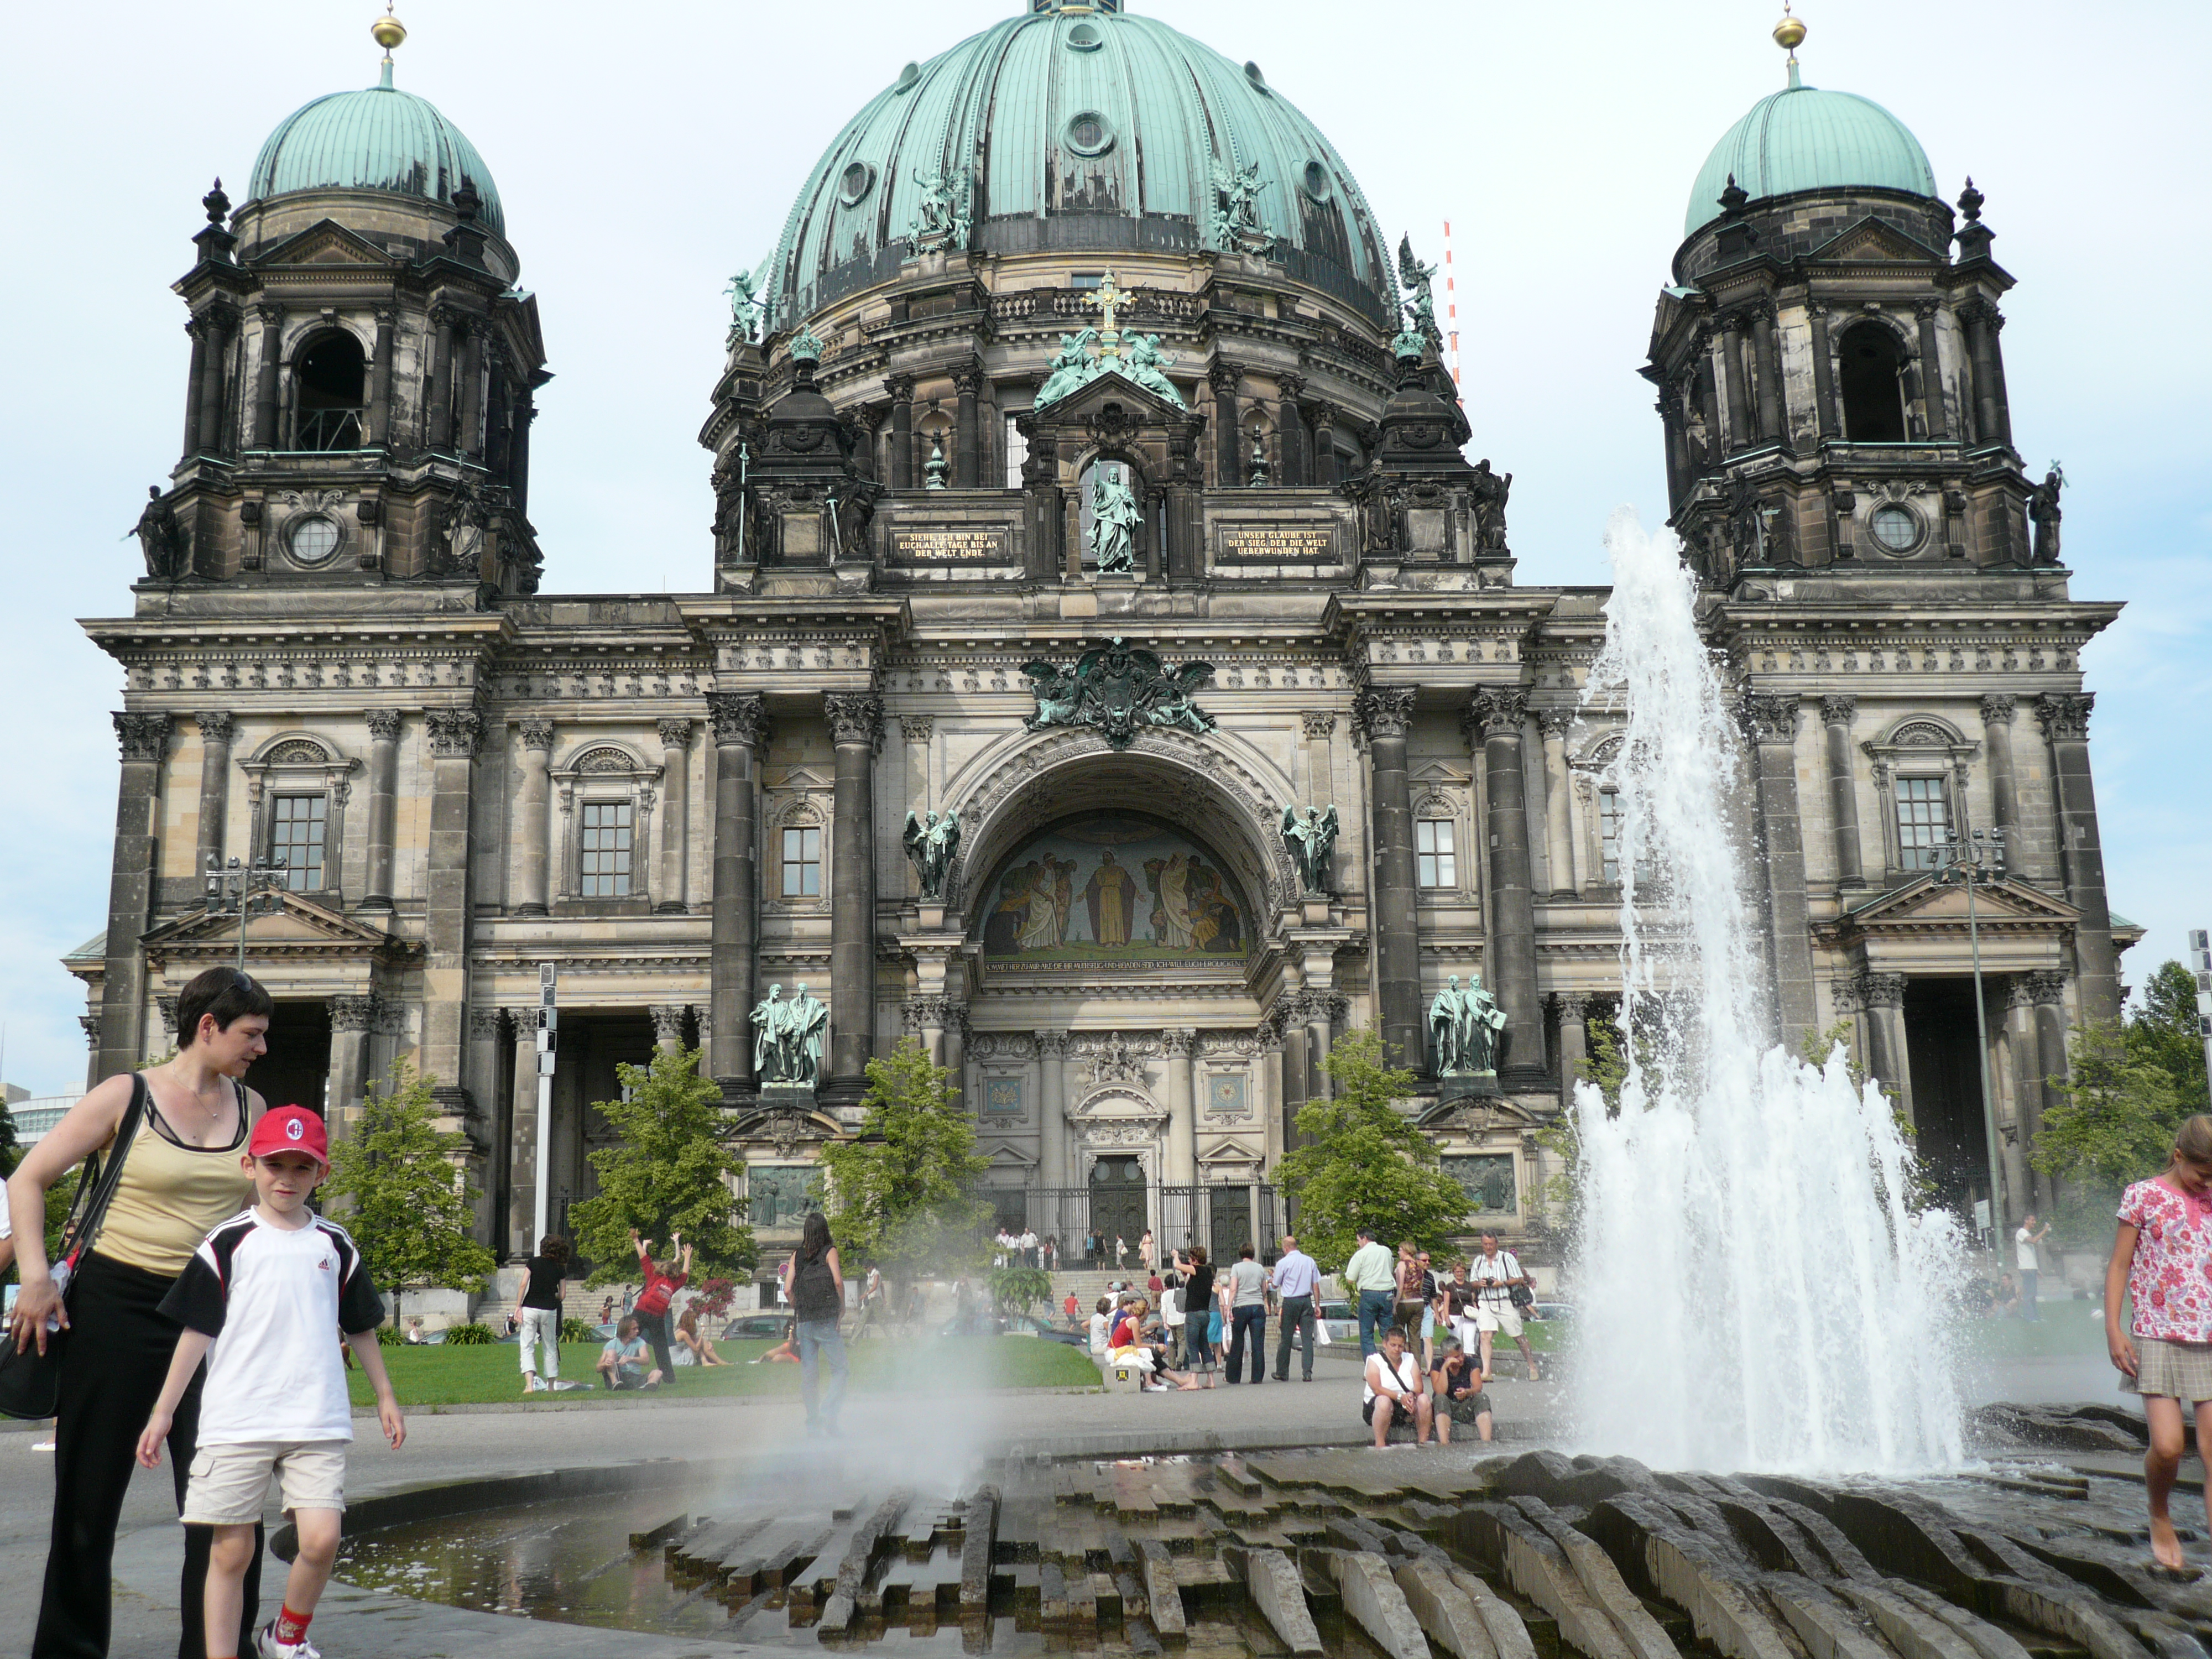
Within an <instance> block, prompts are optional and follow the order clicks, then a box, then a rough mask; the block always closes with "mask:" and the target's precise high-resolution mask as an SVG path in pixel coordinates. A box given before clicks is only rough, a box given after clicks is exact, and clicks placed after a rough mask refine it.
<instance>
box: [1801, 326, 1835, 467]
mask: <svg viewBox="0 0 2212 1659" xmlns="http://www.w3.org/2000/svg"><path fill="white" fill-rule="evenodd" d="M1805 309H1806V311H1807V312H1808V313H1809V314H1810V315H1811V317H1812V319H1813V403H1814V410H1813V418H1814V422H1815V423H1816V424H1817V425H1818V427H1819V429H1820V437H1821V440H1822V441H1823V442H1825V441H1827V440H1828V439H1831V438H1832V437H1834V436H1835V435H1836V424H1837V422H1836V367H1835V355H1834V353H1833V352H1832V350H1831V349H1829V345H1828V308H1827V307H1826V306H1824V305H1820V304H1819V303H1817V302H1814V303H1810V304H1808V305H1807V306H1806V307H1805Z"/></svg>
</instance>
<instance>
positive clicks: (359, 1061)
mask: <svg viewBox="0 0 2212 1659" xmlns="http://www.w3.org/2000/svg"><path fill="white" fill-rule="evenodd" d="M383 1006H384V1005H383V1002H382V1000H381V999H380V998H379V997H377V996H376V995H374V994H369V995H367V996H338V997H332V998H331V1069H330V1080H329V1082H328V1084H327V1085H325V1091H324V1095H323V1121H324V1123H325V1125H326V1126H327V1127H328V1128H329V1131H330V1137H331V1145H333V1146H335V1145H337V1143H338V1142H339V1141H341V1140H344V1139H350V1138H351V1136H352V1134H353V1125H354V1124H355V1123H356V1121H358V1120H359V1118H360V1115H361V1109H362V1100H363V1098H364V1097H365V1095H366V1093H367V1091H368V1039H369V1036H370V1034H371V1033H372V1032H374V1030H376V1020H377V1016H378V1014H379V1013H380V1012H382V1010H383Z"/></svg>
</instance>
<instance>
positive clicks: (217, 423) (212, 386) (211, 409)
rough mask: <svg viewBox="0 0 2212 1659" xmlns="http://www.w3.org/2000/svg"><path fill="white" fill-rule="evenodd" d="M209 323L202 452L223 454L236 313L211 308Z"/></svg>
mask: <svg viewBox="0 0 2212 1659" xmlns="http://www.w3.org/2000/svg"><path fill="white" fill-rule="evenodd" d="M234 320H235V313H233V312H231V311H230V310H229V309H228V307H216V308H214V309H211V310H210V311H209V312H208V313H206V315H205V318H204V321H205V323H206V325H207V363H206V369H205V372H204V374H202V375H201V377H200V444H199V447H200V453H202V454H204V455H220V454H222V453H223V447H224V446H223V437H224V433H223V429H222V428H223V418H222V414H223V410H222V402H223V399H222V394H223V383H224V382H225V381H226V380H228V378H229V373H230V335H231V325H232V324H233V322H234Z"/></svg>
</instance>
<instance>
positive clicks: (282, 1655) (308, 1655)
mask: <svg viewBox="0 0 2212 1659" xmlns="http://www.w3.org/2000/svg"><path fill="white" fill-rule="evenodd" d="M253 1650H254V1652H256V1653H258V1654H259V1655H260V1656H261V1659H323V1655H322V1650H320V1649H319V1648H318V1647H316V1646H315V1644H313V1643H312V1642H310V1641H309V1640H308V1639H307V1638H306V1637H304V1636H302V1637H301V1638H300V1639H299V1640H298V1641H296V1642H280V1641H278V1640H277V1639H276V1620H274V1619H272V1620H270V1621H269V1622H268V1623H267V1624H265V1625H264V1626H262V1627H261V1628H260V1629H259V1630H258V1631H256V1632H253Z"/></svg>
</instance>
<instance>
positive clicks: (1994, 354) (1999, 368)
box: [1982, 306, 2012, 443]
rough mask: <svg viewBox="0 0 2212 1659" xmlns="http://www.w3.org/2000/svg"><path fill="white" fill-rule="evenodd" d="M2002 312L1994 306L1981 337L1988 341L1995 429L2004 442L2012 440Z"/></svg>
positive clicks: (1990, 310) (2010, 401) (2010, 399)
mask: <svg viewBox="0 0 2212 1659" xmlns="http://www.w3.org/2000/svg"><path fill="white" fill-rule="evenodd" d="M2004 325H2005V319H2004V313H2002V312H2001V311H1999V310H1998V309H1997V308H1996V307H1995V306H1991V307H1989V315H1988V317H1987V319H1984V325H1983V331H1982V332H1983V337H1984V339H1986V340H1987V341H1988V343H1989V356H1990V380H1992V381H1993V382H1995V386H1996V406H1997V431H1998V434H1999V435H2001V436H2002V440H2003V441H2005V442H2006V443H2010V442H2011V441H2012V394H2011V393H2010V392H2007V391H2006V390H2005V370H2004V339H2003V335H2004Z"/></svg>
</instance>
